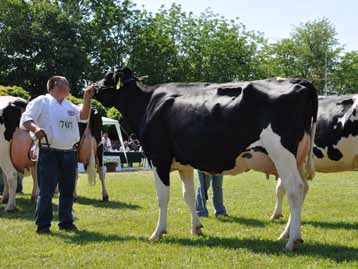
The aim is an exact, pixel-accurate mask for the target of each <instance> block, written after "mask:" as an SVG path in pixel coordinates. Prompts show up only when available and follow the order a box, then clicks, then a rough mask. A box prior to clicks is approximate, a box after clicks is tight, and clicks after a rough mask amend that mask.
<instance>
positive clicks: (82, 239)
mask: <svg viewBox="0 0 358 269" xmlns="http://www.w3.org/2000/svg"><path fill="white" fill-rule="evenodd" d="M52 236H57V237H60V238H63V239H64V241H65V242H67V243H70V244H87V243H93V242H125V241H141V242H143V243H151V242H150V241H149V240H148V238H146V237H143V236H138V237H136V236H130V235H116V234H109V235H107V234H102V233H100V232H90V231H85V230H84V231H80V232H77V233H63V232H54V233H53V235H52ZM153 244H156V243H153ZM158 244H168V245H173V244H174V245H181V246H185V247H195V248H201V247H210V248H224V249H236V250H239V249H246V250H249V251H251V252H253V253H257V254H266V255H275V256H287V257H295V256H311V257H318V258H325V259H330V260H334V261H335V262H347V261H358V248H354V247H346V246H340V245H328V244H322V243H318V242H309V243H304V244H303V245H302V246H301V247H300V249H299V250H298V251H296V252H293V253H291V252H286V251H285V250H284V246H285V244H286V242H283V241H276V240H272V241H271V240H266V239H255V238H243V239H241V238H221V237H211V236H204V237H200V238H197V239H190V238H173V237H170V236H164V238H163V239H162V240H160V242H158Z"/></svg>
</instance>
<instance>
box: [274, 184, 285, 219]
mask: <svg viewBox="0 0 358 269" xmlns="http://www.w3.org/2000/svg"><path fill="white" fill-rule="evenodd" d="M284 195H285V188H284V186H283V183H282V180H281V179H280V178H278V179H277V184H276V205H275V209H274V211H273V214H272V216H271V220H275V219H280V218H282V201H283V197H284Z"/></svg>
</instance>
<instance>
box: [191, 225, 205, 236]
mask: <svg viewBox="0 0 358 269" xmlns="http://www.w3.org/2000/svg"><path fill="white" fill-rule="evenodd" d="M203 227H204V226H203V225H201V224H200V225H199V226H197V227H194V228H192V229H191V234H192V235H198V236H202V235H204V234H203V231H202V230H201V228H203Z"/></svg>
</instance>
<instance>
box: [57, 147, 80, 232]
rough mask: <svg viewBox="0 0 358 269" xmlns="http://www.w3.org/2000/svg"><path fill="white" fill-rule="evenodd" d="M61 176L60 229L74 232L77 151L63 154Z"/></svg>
mask: <svg viewBox="0 0 358 269" xmlns="http://www.w3.org/2000/svg"><path fill="white" fill-rule="evenodd" d="M60 154H61V155H62V156H61V175H60V179H59V184H58V186H59V191H60V196H59V207H58V219H59V227H60V229H65V230H73V216H72V206H73V192H74V190H75V184H76V172H77V155H76V152H75V151H68V152H63V153H62V152H61V153H60Z"/></svg>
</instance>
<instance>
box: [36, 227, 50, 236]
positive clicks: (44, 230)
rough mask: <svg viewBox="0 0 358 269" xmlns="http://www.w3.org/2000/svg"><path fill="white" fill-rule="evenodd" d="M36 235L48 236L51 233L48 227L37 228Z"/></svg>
mask: <svg viewBox="0 0 358 269" xmlns="http://www.w3.org/2000/svg"><path fill="white" fill-rule="evenodd" d="M36 233H37V234H50V233H51V231H50V227H41V226H38V227H37V229H36Z"/></svg>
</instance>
